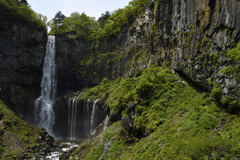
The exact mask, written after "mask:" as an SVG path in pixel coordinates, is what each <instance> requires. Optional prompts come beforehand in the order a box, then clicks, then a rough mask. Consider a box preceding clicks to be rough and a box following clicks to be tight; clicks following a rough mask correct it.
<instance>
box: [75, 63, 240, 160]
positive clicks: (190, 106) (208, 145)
mask: <svg viewBox="0 0 240 160" xmlns="http://www.w3.org/2000/svg"><path fill="white" fill-rule="evenodd" d="M109 83H111V81H107V82H106V79H105V80H104V83H103V84H101V85H100V86H97V87H99V88H100V87H101V86H104V85H106V84H109ZM111 86H112V87H110V89H108V91H104V92H105V93H106V92H107V93H109V98H108V100H107V106H108V107H109V109H110V111H111V112H115V113H116V112H118V113H121V114H122V115H124V116H129V111H128V107H127V106H128V104H130V103H134V104H135V119H134V126H133V127H134V128H135V131H136V130H138V131H139V130H141V131H142V132H143V133H145V135H146V137H144V138H142V139H141V140H140V141H139V142H136V143H133V144H131V145H126V142H127V141H128V139H126V138H124V137H125V136H124V134H122V133H126V131H124V132H119V131H120V128H119V127H120V126H119V125H120V122H118V123H115V124H113V126H111V127H110V128H108V129H107V130H106V131H104V132H102V133H101V135H100V136H98V137H97V138H96V139H97V140H94V142H91V143H90V142H89V140H88V144H89V147H91V146H90V144H94V146H97V147H91V148H92V149H91V150H92V152H94V153H95V152H97V151H95V150H98V152H97V153H100V152H101V151H102V149H101V146H102V144H110V145H108V149H107V150H104V151H103V152H101V153H102V155H101V159H102V160H105V159H119V160H120V159H124V160H126V159H131V160H132V159H134V160H135V159H136V160H137V159H156V160H158V159H221V158H225V159H232V157H236V158H239V157H240V150H239V149H240V142H239V135H240V129H239V128H240V123H239V121H240V118H239V116H238V115H230V114H228V113H224V111H221V108H220V107H219V106H218V105H217V104H216V102H215V101H213V100H211V99H212V98H210V96H212V97H215V98H220V97H221V94H222V89H221V88H220V86H218V85H216V84H215V88H214V89H213V90H212V92H211V94H209V93H204V92H203V93H199V92H197V91H196V90H195V89H194V88H192V87H190V86H189V85H188V84H187V82H185V81H183V80H182V79H181V78H180V77H179V76H177V75H176V74H173V73H172V72H171V70H169V69H168V68H166V67H164V66H163V67H151V68H149V69H146V70H144V71H143V72H142V74H141V75H140V76H138V77H132V78H127V79H125V80H120V79H119V81H118V83H117V86H116V83H115V82H112V85H111ZM94 88H96V87H94ZM90 90H91V89H90ZM88 96H89V97H90V98H91V96H90V95H89V94H88ZM89 97H85V98H89ZM221 102H222V103H223V104H228V105H230V104H231V105H232V106H237V105H239V102H238V101H234V102H232V100H231V98H229V97H227V98H226V99H222V101H221ZM126 134H127V133H126ZM130 139H131V138H130ZM130 141H131V140H130ZM85 144H87V142H86V143H85ZM86 148H87V146H86ZM82 151H84V149H83V150H82ZM79 152H80V150H78V151H76V153H75V154H74V155H75V158H77V157H81V154H79ZM77 155H78V156H77ZM96 155H98V154H96ZM91 156H93V153H91ZM97 157H98V156H97Z"/></svg>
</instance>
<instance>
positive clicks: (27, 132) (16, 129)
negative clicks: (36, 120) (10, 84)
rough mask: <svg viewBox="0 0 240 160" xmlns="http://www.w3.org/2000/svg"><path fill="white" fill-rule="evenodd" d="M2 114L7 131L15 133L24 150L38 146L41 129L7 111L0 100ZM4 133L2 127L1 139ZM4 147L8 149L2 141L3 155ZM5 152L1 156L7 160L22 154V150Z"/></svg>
mask: <svg viewBox="0 0 240 160" xmlns="http://www.w3.org/2000/svg"><path fill="white" fill-rule="evenodd" d="M0 112H2V113H3V114H4V119H3V123H4V125H5V130H7V131H9V132H11V133H13V134H14V135H15V136H16V137H18V139H19V140H20V141H21V143H22V144H23V147H24V148H23V149H27V148H28V147H33V146H34V145H37V144H36V139H38V138H39V136H40V135H39V133H40V129H39V128H37V127H34V126H32V125H30V124H29V123H27V122H25V121H23V120H22V119H21V118H19V117H17V116H16V115H15V114H14V113H13V112H12V111H10V110H9V109H7V107H6V106H5V104H4V103H3V102H2V101H1V100H0ZM3 132H4V131H3V130H1V126H0V137H1V134H3ZM5 143H7V144H11V143H13V142H12V141H9V142H6V141H5ZM4 147H7V146H3V145H2V143H1V139H0V153H1V150H2V151H3V149H4ZM5 151H6V152H4V154H2V155H1V156H4V157H5V158H7V157H12V158H13V159H14V156H15V154H16V153H19V154H21V153H22V151H20V150H17V151H14V152H13V151H12V150H11V149H9V148H6V150H5ZM30 152H31V151H30ZM1 156H0V158H1Z"/></svg>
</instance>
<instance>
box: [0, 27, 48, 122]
mask: <svg viewBox="0 0 240 160" xmlns="http://www.w3.org/2000/svg"><path fill="white" fill-rule="evenodd" d="M46 43H47V34H46V33H45V32H44V31H40V30H39V29H37V28H36V27H34V26H29V25H24V24H19V23H18V24H8V25H6V26H2V25H1V27H0V71H1V72H0V97H1V99H2V100H4V101H5V102H6V103H7V104H9V106H10V107H11V108H12V109H13V111H15V112H16V113H18V114H19V115H20V116H22V117H24V119H28V118H31V116H32V112H31V111H32V109H33V100H34V99H35V98H37V96H39V94H40V83H41V76H42V66H43V59H44V56H45V50H46Z"/></svg>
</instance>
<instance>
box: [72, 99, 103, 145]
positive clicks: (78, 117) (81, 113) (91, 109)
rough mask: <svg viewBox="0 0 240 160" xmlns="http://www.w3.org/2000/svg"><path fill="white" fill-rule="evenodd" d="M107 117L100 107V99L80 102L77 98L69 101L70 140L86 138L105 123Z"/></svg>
mask: <svg viewBox="0 0 240 160" xmlns="http://www.w3.org/2000/svg"><path fill="white" fill-rule="evenodd" d="M105 117H106V115H105V113H104V109H103V108H102V107H100V106H99V105H98V99H96V100H94V101H91V100H90V99H88V100H78V99H77V98H76V97H73V98H71V99H69V101H68V136H67V137H68V139H69V140H77V139H84V138H86V137H87V136H88V135H89V134H90V133H91V132H93V131H94V129H95V128H96V127H97V126H98V125H99V124H100V123H102V122H103V120H104V119H105Z"/></svg>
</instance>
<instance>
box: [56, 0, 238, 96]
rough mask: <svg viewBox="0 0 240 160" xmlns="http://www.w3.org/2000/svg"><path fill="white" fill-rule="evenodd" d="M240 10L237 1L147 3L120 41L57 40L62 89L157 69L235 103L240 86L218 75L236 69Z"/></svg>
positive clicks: (154, 0) (115, 38) (151, 0)
mask: <svg viewBox="0 0 240 160" xmlns="http://www.w3.org/2000/svg"><path fill="white" fill-rule="evenodd" d="M239 8H240V2H239V1H235V0H229V1H225V0H193V1H192V0H171V1H169V0H148V2H147V5H146V7H145V9H144V10H143V11H142V14H141V15H140V16H139V17H138V18H136V19H135V20H134V21H132V22H131V23H129V25H128V26H126V27H125V28H124V29H123V30H122V32H121V33H119V34H118V35H117V36H113V37H110V38H109V39H107V40H103V41H101V42H84V41H82V40H75V39H70V38H68V37H67V36H63V37H58V38H57V46H58V47H57V48H58V63H59V66H58V69H59V72H61V71H64V72H62V73H64V75H65V79H63V82H62V83H61V84H62V85H61V87H66V86H72V87H74V86H80V87H81V86H86V85H88V86H91V85H96V84H98V83H100V82H101V80H102V78H105V77H107V78H108V79H116V78H117V77H119V76H120V77H123V78H126V77H129V76H131V75H133V74H137V73H139V72H141V71H142V70H143V69H145V68H147V67H149V66H150V65H151V64H156V63H157V64H160V65H163V64H165V65H167V66H169V67H171V68H172V69H173V70H176V71H180V72H182V73H184V74H185V75H186V76H188V77H189V78H191V80H192V81H194V82H196V83H197V84H198V85H200V86H203V87H205V88H206V89H208V90H211V89H212V88H213V87H215V86H216V85H217V84H219V85H220V86H221V88H222V89H223V96H226V95H229V96H231V97H233V98H234V99H236V98H237V97H238V96H237V95H238V94H239V91H240V90H239V82H237V81H236V79H235V78H234V77H233V76H231V75H230V76H227V75H224V74H220V73H219V71H220V70H222V69H223V68H225V67H226V66H227V65H229V64H230V63H234V62H229V61H228V57H227V56H226V52H227V50H229V49H231V48H233V47H235V46H236V44H237V43H238V42H239V39H240V34H239V27H240V21H239V12H240V9H239ZM104 45H105V46H104ZM134 50H135V51H134ZM140 51H143V53H141V52H140ZM107 53H113V54H107ZM116 53H117V54H116ZM110 55H111V56H110ZM103 56H105V57H107V58H105V59H104V58H103ZM116 59H117V60H116ZM83 60H85V63H82V61H83ZM107 60H108V61H107ZM86 61H87V62H86ZM67 72H70V73H71V75H69V74H65V73H67ZM64 75H63V76H64ZM69 77H73V80H71V79H70V78H69ZM65 84H66V85H65ZM70 84H71V85H70ZM236 93H238V94H236Z"/></svg>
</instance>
